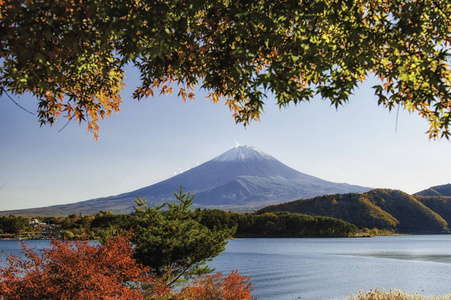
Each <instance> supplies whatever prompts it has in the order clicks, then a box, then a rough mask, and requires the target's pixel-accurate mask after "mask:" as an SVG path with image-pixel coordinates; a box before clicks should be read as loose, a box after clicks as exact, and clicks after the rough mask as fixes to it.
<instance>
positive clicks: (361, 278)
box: [0, 235, 451, 300]
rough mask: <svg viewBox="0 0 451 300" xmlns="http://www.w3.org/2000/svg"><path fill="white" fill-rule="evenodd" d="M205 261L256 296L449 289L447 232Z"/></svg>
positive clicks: (273, 246)
mask: <svg viewBox="0 0 451 300" xmlns="http://www.w3.org/2000/svg"><path fill="white" fill-rule="evenodd" d="M29 243H30V245H31V246H33V247H37V248H43V247H47V246H48V241H30V242H29ZM0 249H2V250H3V251H4V253H5V254H9V253H16V254H17V253H18V251H20V247H19V246H18V242H17V241H0ZM210 266H212V267H215V268H216V271H221V272H223V273H229V272H231V271H232V270H238V271H239V273H240V274H242V275H248V276H250V277H251V278H252V284H253V295H254V296H256V297H258V299H259V300H269V299H271V300H273V299H281V300H283V299H287V300H291V299H302V300H317V299H318V300H319V299H321V300H323V299H325V300H327V299H345V298H346V297H348V296H350V294H351V293H354V294H356V293H357V292H358V291H359V290H369V289H375V288H380V287H384V288H385V289H387V290H388V289H390V288H397V289H400V290H403V291H407V292H410V293H413V292H419V293H420V294H421V295H424V296H431V295H439V294H441V295H445V294H448V293H450V292H451V235H419V236H388V237H375V238H328V239H320V238H318V239H276V238H274V239H237V240H231V241H229V243H228V245H227V247H226V251H225V252H223V253H222V254H221V255H219V256H218V257H216V258H215V259H214V260H213V261H212V262H211V263H210Z"/></svg>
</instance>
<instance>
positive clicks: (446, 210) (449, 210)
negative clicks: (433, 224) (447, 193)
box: [414, 196, 451, 224]
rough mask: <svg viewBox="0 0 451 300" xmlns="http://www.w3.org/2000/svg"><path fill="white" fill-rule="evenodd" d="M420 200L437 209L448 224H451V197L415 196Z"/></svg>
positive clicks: (432, 208) (434, 209)
mask: <svg viewBox="0 0 451 300" xmlns="http://www.w3.org/2000/svg"><path fill="white" fill-rule="evenodd" d="M414 197H415V198H416V199H417V200H418V201H420V202H421V203H423V204H424V205H425V206H426V207H428V208H430V209H431V210H433V211H435V212H436V213H437V214H439V215H440V217H442V218H443V219H444V220H445V221H446V222H448V224H451V197H444V196H439V197H436V196H414Z"/></svg>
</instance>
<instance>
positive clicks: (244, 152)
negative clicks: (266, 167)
mask: <svg viewBox="0 0 451 300" xmlns="http://www.w3.org/2000/svg"><path fill="white" fill-rule="evenodd" d="M266 159H268V160H276V159H275V158H274V157H272V156H271V155H269V154H266V153H265V152H263V151H261V150H260V149H258V148H256V147H253V146H248V145H245V146H236V147H235V148H232V149H230V150H229V151H227V152H225V153H223V154H221V155H220V156H218V157H216V158H214V159H213V161H220V162H225V161H244V160H266Z"/></svg>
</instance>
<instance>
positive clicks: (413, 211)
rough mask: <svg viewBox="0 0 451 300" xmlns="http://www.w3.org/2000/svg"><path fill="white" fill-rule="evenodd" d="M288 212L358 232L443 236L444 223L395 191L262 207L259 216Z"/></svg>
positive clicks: (418, 204) (372, 192) (354, 194)
mask: <svg viewBox="0 0 451 300" xmlns="http://www.w3.org/2000/svg"><path fill="white" fill-rule="evenodd" d="M272 211H289V212H295V213H303V214H309V215H315V216H326V217H334V218H339V219H342V220H345V221H348V222H350V223H352V224H354V225H356V226H357V227H359V228H363V227H367V228H374V227H377V228H379V229H394V230H397V231H399V232H442V231H443V230H445V229H446V227H447V225H448V224H447V222H446V221H445V220H444V218H442V217H441V216H440V215H439V214H438V213H436V212H434V211H432V210H431V209H430V208H428V207H426V206H425V205H424V204H422V203H421V202H420V201H418V200H417V199H416V198H415V197H413V196H411V195H409V194H406V193H404V192H401V191H398V190H388V189H375V190H371V191H369V192H366V193H362V194H357V193H350V194H336V195H326V196H319V197H315V198H311V199H305V200H297V201H292V202H289V203H283V204H278V205H272V206H269V207H265V208H263V209H261V210H260V211H259V213H265V212H272Z"/></svg>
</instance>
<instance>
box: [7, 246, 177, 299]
mask: <svg viewBox="0 0 451 300" xmlns="http://www.w3.org/2000/svg"><path fill="white" fill-rule="evenodd" d="M50 243H51V246H52V248H51V249H47V250H42V253H40V254H38V253H35V252H34V251H33V250H32V249H29V248H27V247H26V246H25V244H23V252H24V254H25V256H26V258H27V259H21V258H18V257H16V256H9V257H7V258H6V259H7V262H8V267H3V268H1V269H0V295H1V296H2V297H3V299H5V300H9V299H22V300H23V299H49V300H50V299H55V300H56V299H58V300H60V299H113V298H114V299H145V296H158V295H160V294H161V295H163V294H166V293H168V292H169V291H168V288H166V286H165V284H163V283H161V282H158V280H154V278H153V277H151V276H148V275H147V272H148V269H147V268H146V267H143V266H142V265H140V264H138V263H137V262H136V260H135V259H133V258H132V252H133V249H132V245H131V243H130V241H129V237H116V238H113V239H110V240H107V241H106V242H105V243H104V244H103V245H89V244H88V242H86V241H76V242H67V241H60V240H52V241H51V242H50ZM141 283H146V284H148V285H149V286H152V287H153V290H151V291H144V290H142V289H139V288H134V287H139V286H140V284H141ZM149 293H153V295H150V294H149Z"/></svg>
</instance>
